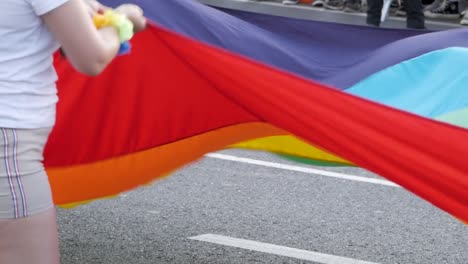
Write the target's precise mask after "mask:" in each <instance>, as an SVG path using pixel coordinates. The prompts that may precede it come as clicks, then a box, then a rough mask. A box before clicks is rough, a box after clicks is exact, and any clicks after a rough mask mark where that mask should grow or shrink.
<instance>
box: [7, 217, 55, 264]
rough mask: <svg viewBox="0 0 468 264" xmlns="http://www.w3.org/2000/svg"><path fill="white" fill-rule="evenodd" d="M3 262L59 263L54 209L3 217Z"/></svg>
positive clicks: (26, 263) (14, 263) (25, 263)
mask: <svg viewBox="0 0 468 264" xmlns="http://www.w3.org/2000/svg"><path fill="white" fill-rule="evenodd" d="M0 262H1V263H8V264H58V263H59V249H58V238H57V225H56V220H55V209H54V208H51V209H49V210H48V211H46V212H43V213H39V214H35V215H33V216H28V217H26V218H19V219H15V220H0Z"/></svg>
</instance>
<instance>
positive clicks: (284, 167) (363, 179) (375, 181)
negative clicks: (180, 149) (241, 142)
mask: <svg viewBox="0 0 468 264" xmlns="http://www.w3.org/2000/svg"><path fill="white" fill-rule="evenodd" d="M205 156H206V157H210V158H215V159H222V160H229V161H235V162H241V163H247V164H252V165H258V166H264V167H270V168H275V169H281V170H290V171H297V172H303V173H309V174H317V175H321V176H326V177H333V178H339V179H344V180H352V181H360V182H367V183H373V184H380V185H386V186H392V187H400V186H399V185H398V184H395V183H393V182H390V181H386V180H381V179H374V178H367V177H361V176H355V175H348V174H344V173H338V172H331V171H324V170H318V169H312V168H306V167H300V166H294V165H288V164H281V163H276V162H270V161H263V160H255V159H250V158H242V157H236V156H231V155H225V154H219V153H209V154H206V155H205Z"/></svg>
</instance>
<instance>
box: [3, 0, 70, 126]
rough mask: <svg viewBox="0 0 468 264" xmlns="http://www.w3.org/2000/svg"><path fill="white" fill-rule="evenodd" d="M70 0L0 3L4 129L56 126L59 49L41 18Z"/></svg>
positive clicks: (11, 0) (15, 0)
mask: <svg viewBox="0 0 468 264" xmlns="http://www.w3.org/2000/svg"><path fill="white" fill-rule="evenodd" d="M67 1H68V0H0V127H5V128H28V129H29V128H41V127H52V126H53V125H54V123H55V108H56V103H57V100H58V98H57V89H56V86H55V82H56V80H57V74H56V72H55V69H54V68H53V64H52V54H53V53H54V52H55V51H56V50H57V49H58V48H59V45H58V43H57V42H56V41H55V40H54V38H53V36H52V34H51V33H50V32H49V31H48V29H47V27H46V26H45V24H44V23H43V21H42V20H41V18H40V16H41V15H43V14H46V13H48V12H49V11H51V10H53V9H55V8H57V7H59V6H60V5H62V4H64V3H65V2H67Z"/></svg>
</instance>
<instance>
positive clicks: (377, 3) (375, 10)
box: [366, 0, 383, 27]
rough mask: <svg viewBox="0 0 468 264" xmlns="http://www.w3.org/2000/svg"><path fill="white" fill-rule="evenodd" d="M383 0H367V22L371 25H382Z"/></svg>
mask: <svg viewBox="0 0 468 264" xmlns="http://www.w3.org/2000/svg"><path fill="white" fill-rule="evenodd" d="M382 7H383V0H367V17H366V23H367V24H368V25H370V26H374V27H378V26H380V19H381V16H382Z"/></svg>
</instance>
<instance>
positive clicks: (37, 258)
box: [0, 128, 59, 264]
mask: <svg viewBox="0 0 468 264" xmlns="http://www.w3.org/2000/svg"><path fill="white" fill-rule="evenodd" d="M49 133H50V129H33V130H25V129H9V128H0V263H2V264H3V263H8V264H30V263H31V264H36V263H37V264H58V263H59V257H58V256H59V253H58V239H57V224H56V219H55V208H54V205H53V202H52V194H51V190H50V185H49V181H48V177H47V174H46V172H45V170H44V166H43V164H42V160H43V154H42V153H43V150H44V145H45V143H46V142H47V138H48V135H49Z"/></svg>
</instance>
